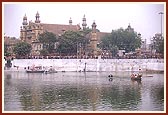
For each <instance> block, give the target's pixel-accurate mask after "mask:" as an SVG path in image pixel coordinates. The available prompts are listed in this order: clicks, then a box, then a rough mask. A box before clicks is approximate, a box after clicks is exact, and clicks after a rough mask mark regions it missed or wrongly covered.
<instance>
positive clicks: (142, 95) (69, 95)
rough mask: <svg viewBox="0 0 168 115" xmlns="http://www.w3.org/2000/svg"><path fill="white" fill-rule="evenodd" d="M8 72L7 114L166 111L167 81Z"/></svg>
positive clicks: (158, 75)
mask: <svg viewBox="0 0 168 115" xmlns="http://www.w3.org/2000/svg"><path fill="white" fill-rule="evenodd" d="M108 74H109V73H96V72H90V73H89V72H88V73H75V72H74V73H73V72H66V73H54V74H38V73H36V74H27V73H24V72H10V73H8V72H5V76H4V81H5V82H4V109H5V111H11V110H12V111H134V110H139V111H163V110H164V77H163V74H153V76H154V77H152V78H148V77H144V78H143V79H142V81H132V80H130V78H129V74H128V75H126V76H121V75H118V73H117V74H115V73H113V74H114V77H113V78H109V77H108Z"/></svg>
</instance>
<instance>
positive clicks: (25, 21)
mask: <svg viewBox="0 0 168 115" xmlns="http://www.w3.org/2000/svg"><path fill="white" fill-rule="evenodd" d="M22 24H23V26H26V25H27V24H28V23H27V16H26V14H25V16H24V17H23V23H22Z"/></svg>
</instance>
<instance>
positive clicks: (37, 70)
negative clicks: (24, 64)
mask: <svg viewBox="0 0 168 115" xmlns="http://www.w3.org/2000/svg"><path fill="white" fill-rule="evenodd" d="M44 71H45V70H43V69H42V66H33V67H31V68H29V67H28V69H27V70H26V72H27V73H44Z"/></svg>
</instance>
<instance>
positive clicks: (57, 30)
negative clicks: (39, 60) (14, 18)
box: [20, 12, 110, 55]
mask: <svg viewBox="0 0 168 115" xmlns="http://www.w3.org/2000/svg"><path fill="white" fill-rule="evenodd" d="M86 26H87V23H86V17H85V15H84V16H83V18H82V28H81V27H80V25H79V24H76V25H73V24H72V19H71V18H70V19H69V25H63V24H45V23H41V21H40V15H39V13H38V12H37V13H36V15H35V21H34V22H32V21H29V22H28V21H27V16H26V14H25V16H24V17H23V23H22V26H21V28H20V39H21V40H22V41H25V42H27V43H29V44H31V45H32V52H31V55H40V50H42V49H43V44H42V43H40V42H39V41H38V36H39V34H41V33H43V32H45V31H48V32H52V33H54V34H55V35H56V36H57V37H60V36H61V35H62V34H63V33H64V32H65V31H69V30H71V31H80V30H82V29H83V30H84V29H86ZM96 26H97V25H96V23H95V22H93V24H92V32H91V33H89V39H90V44H89V45H88V47H89V46H90V48H89V49H90V52H91V53H92V55H97V50H98V49H97V44H98V42H99V41H100V39H101V38H102V37H103V36H105V35H106V34H110V33H103V32H97V31H96Z"/></svg>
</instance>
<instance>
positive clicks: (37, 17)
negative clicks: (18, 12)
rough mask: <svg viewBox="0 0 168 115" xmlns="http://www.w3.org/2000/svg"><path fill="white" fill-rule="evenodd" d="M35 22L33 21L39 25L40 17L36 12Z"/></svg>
mask: <svg viewBox="0 0 168 115" xmlns="http://www.w3.org/2000/svg"><path fill="white" fill-rule="evenodd" d="M35 17H36V20H35V23H40V19H39V18H40V15H39V13H38V11H37V13H36V16H35Z"/></svg>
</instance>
